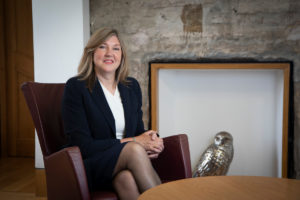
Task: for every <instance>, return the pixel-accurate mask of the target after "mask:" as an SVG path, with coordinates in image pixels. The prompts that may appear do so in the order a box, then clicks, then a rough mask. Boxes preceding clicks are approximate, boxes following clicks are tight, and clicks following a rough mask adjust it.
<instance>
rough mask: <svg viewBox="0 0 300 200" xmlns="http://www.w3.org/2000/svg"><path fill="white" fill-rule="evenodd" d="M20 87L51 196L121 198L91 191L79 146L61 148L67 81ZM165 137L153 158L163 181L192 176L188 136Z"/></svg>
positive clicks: (53, 198)
mask: <svg viewBox="0 0 300 200" xmlns="http://www.w3.org/2000/svg"><path fill="white" fill-rule="evenodd" d="M21 88H22V91H23V94H24V96H25V99H26V102H27V105H28V107H29V110H30V113H31V116H32V119H33V122H34V125H35V128H36V131H37V135H38V139H39V142H40V145H41V149H42V153H43V159H44V165H45V170H46V182H47V196H48V200H59V199H64V200H66V199H72V200H77V199H81V200H90V199H106V200H108V199H118V197H117V195H116V193H115V192H114V191H104V190H103V191H96V192H90V191H89V189H88V184H87V178H86V174H85V169H84V165H83V160H82V157H81V153H80V149H79V148H78V147H76V146H74V147H67V148H64V149H62V148H61V146H62V145H63V144H65V143H66V136H65V134H64V131H63V123H62V118H61V102H62V96H63V91H64V84H63V83H36V82H26V83H24V84H23V85H22V87H21ZM163 140H164V145H165V149H164V151H163V152H162V153H161V155H160V156H159V158H157V159H154V160H152V163H153V166H154V168H155V169H156V171H157V173H158V175H159V176H160V178H161V179H162V181H163V182H168V181H173V180H178V179H183V178H191V177H192V173H191V163H190V153H189V144H188V139H187V136H186V135H185V134H180V135H174V136H170V137H166V138H163Z"/></svg>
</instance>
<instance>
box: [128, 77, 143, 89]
mask: <svg viewBox="0 0 300 200" xmlns="http://www.w3.org/2000/svg"><path fill="white" fill-rule="evenodd" d="M127 81H128V85H127V86H128V87H129V88H131V89H133V90H140V84H139V82H138V81H137V80H136V79H135V78H133V77H127Z"/></svg>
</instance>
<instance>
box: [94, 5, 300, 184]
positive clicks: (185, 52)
mask: <svg viewBox="0 0 300 200" xmlns="http://www.w3.org/2000/svg"><path fill="white" fill-rule="evenodd" d="M90 10H91V13H90V17H91V31H92V32H93V31H94V30H96V29H98V28H101V27H113V28H116V29H118V30H119V31H120V33H121V34H122V35H123V38H124V40H125V42H126V44H127V51H128V55H129V58H130V62H129V63H130V68H131V73H130V75H131V76H133V77H136V78H137V79H138V81H139V82H140V84H141V87H142V91H143V111H144V121H145V125H146V126H147V125H148V121H149V97H148V80H149V62H150V61H153V60H162V59H168V60H170V59H191V60H202V59H212V60H213V59H226V60H230V59H236V58H238V59H254V60H256V61H280V60H285V61H286V60H289V61H292V62H293V64H294V71H293V79H294V105H295V106H294V107H295V110H294V118H295V123H294V130H295V133H294V160H295V163H294V170H293V176H294V177H297V178H298V179H300V12H299V10H300V1H299V0H151V1H149V0H90Z"/></svg>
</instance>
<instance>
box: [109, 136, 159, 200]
mask: <svg viewBox="0 0 300 200" xmlns="http://www.w3.org/2000/svg"><path fill="white" fill-rule="evenodd" d="M113 175H115V178H114V180H113V186H114V188H115V190H116V191H117V193H118V195H119V197H120V199H122V200H123V199H137V198H138V196H139V195H140V194H141V193H142V192H144V191H146V190H147V189H149V188H152V187H154V186H156V185H159V184H160V183H161V181H160V179H159V177H158V175H157V173H156V172H155V170H154V169H153V167H152V164H151V162H150V159H149V158H148V155H147V153H146V151H145V149H144V148H143V147H142V146H141V145H140V144H138V143H136V142H129V143H127V144H126V145H125V146H124V148H123V149H122V151H121V153H120V156H119V159H118V161H117V164H116V167H115V169H114V173H113Z"/></svg>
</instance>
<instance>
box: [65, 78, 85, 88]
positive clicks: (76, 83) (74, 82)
mask: <svg viewBox="0 0 300 200" xmlns="http://www.w3.org/2000/svg"><path fill="white" fill-rule="evenodd" d="M69 87H71V88H73V87H76V88H77V87H85V81H83V80H80V78H79V77H78V76H74V77H72V78H70V79H69V80H67V82H66V88H69Z"/></svg>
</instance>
